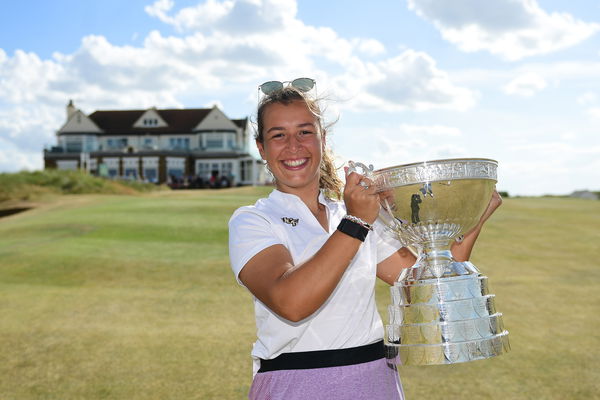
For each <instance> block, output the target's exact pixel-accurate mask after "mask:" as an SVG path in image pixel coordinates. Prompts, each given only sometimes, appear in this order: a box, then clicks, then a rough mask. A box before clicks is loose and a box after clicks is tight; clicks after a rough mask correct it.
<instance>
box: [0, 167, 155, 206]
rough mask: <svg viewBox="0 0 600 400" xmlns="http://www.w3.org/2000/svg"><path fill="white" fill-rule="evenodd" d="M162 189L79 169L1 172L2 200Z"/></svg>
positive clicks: (0, 193)
mask: <svg viewBox="0 0 600 400" xmlns="http://www.w3.org/2000/svg"><path fill="white" fill-rule="evenodd" d="M160 189H164V186H156V185H154V184H149V183H142V182H136V181H124V180H123V181H114V180H109V179H104V178H99V177H95V176H92V175H90V174H87V173H85V172H82V171H79V170H77V171H61V170H57V169H46V170H42V171H33V172H29V171H22V172H17V173H0V207H1V206H2V204H1V203H14V202H19V201H32V200H40V199H44V198H47V197H52V196H55V195H57V194H84V193H105V194H136V193H139V192H142V193H143V192H151V191H156V190H160Z"/></svg>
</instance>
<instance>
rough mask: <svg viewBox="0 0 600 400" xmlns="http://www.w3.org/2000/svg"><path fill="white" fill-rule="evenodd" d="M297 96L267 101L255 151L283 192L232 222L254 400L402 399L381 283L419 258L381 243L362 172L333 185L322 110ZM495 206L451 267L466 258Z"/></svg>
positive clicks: (279, 94)
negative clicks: (388, 349)
mask: <svg viewBox="0 0 600 400" xmlns="http://www.w3.org/2000/svg"><path fill="white" fill-rule="evenodd" d="M301 89H302V90H298V89H296V88H295V87H294V86H287V87H282V88H280V89H278V90H276V91H274V92H272V93H270V94H269V95H267V96H266V97H265V98H263V100H262V101H261V102H260V105H259V108H258V115H257V124H258V127H257V133H256V137H255V139H256V145H257V146H258V150H259V152H260V155H261V156H262V158H263V159H264V160H265V161H266V164H267V166H268V168H269V170H270V171H271V173H272V174H273V177H274V179H275V185H276V189H275V190H274V191H273V192H272V193H271V194H270V195H269V197H268V198H266V199H260V200H259V201H258V202H257V203H256V204H255V205H254V206H247V207H242V208H240V209H238V210H237V211H236V212H235V213H234V214H233V216H232V217H231V220H230V223H229V233H230V239H229V246H230V247H229V248H230V258H231V264H232V269H233V271H234V273H235V275H236V277H237V279H238V282H239V283H240V284H242V285H244V286H245V287H246V288H248V290H250V292H251V293H252V295H253V296H254V304H255V316H256V325H257V336H258V337H257V341H256V342H255V344H254V347H253V350H252V357H253V360H254V380H253V383H252V387H251V389H250V394H249V398H250V399H286V400H293V399H321V398H322V399H370V400H377V399H385V400H388V399H402V398H403V394H402V386H401V384H400V381H399V377H398V373H397V371H396V370H395V369H393V368H390V367H389V366H388V365H387V363H386V362H385V359H384V357H383V343H382V337H383V325H382V322H381V318H380V317H379V314H378V312H377V308H376V304H375V277H376V276H377V277H379V278H381V279H383V280H384V281H385V282H387V283H389V284H393V282H394V281H395V279H396V278H397V277H398V275H399V273H400V271H401V269H403V268H406V267H409V266H411V265H413V264H414V262H415V258H414V256H413V255H412V253H410V252H409V251H408V250H406V249H401V248H400V247H401V245H400V244H399V243H398V242H397V241H395V240H394V239H390V238H389V237H387V238H385V237H383V235H382V234H381V232H382V231H383V230H382V229H379V227H378V222H376V219H377V216H378V213H379V197H378V195H377V193H376V192H375V186H374V185H372V184H371V183H372V182H370V181H369V179H367V178H365V177H363V176H361V175H359V174H357V173H356V172H352V173H350V174H348V175H347V176H346V182H345V184H342V182H341V181H340V180H339V179H338V178H337V176H336V173H335V168H334V166H333V162H332V157H331V155H330V154H329V152H328V150H327V148H326V136H327V132H326V130H325V128H324V125H323V122H322V117H321V111H320V109H319V107H318V104H317V102H316V101H314V100H312V99H310V98H309V97H307V95H306V94H305V93H304V89H305V88H301ZM342 186H343V202H341V201H336V200H334V197H336V195H337V196H339V195H340V194H342ZM498 199H499V198H498ZM498 205H499V202H498V204H494V205H492V204H491V205H490V207H488V211H487V212H486V215H485V216H484V217H483V218H482V221H481V222H480V224H479V225H478V228H476V229H475V230H474V231H473V232H471V233H469V234H468V235H467V236H466V237H465V239H464V240H463V241H462V243H461V244H460V245H457V246H455V248H454V249H453V254H454V256H455V258H457V259H458V260H466V259H467V258H468V256H469V254H470V250H471V248H472V245H473V242H474V240H475V238H476V237H477V235H478V233H479V230H480V229H481V225H482V224H483V222H484V221H485V219H487V217H488V216H489V215H490V214H491V213H492V212H493V210H494V209H495V208H496V207H497V206H498ZM373 226H374V227H375V229H373Z"/></svg>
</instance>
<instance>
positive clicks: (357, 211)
mask: <svg viewBox="0 0 600 400" xmlns="http://www.w3.org/2000/svg"><path fill="white" fill-rule="evenodd" d="M344 172H345V173H346V174H345V175H346V185H345V186H344V203H345V204H346V211H347V212H348V214H349V215H353V216H355V217H358V218H360V219H362V220H363V221H365V222H367V223H369V224H372V223H374V222H375V220H376V219H377V216H378V215H379V196H378V195H377V193H376V187H375V185H374V184H373V182H372V181H371V180H370V179H368V178H366V177H364V176H362V175H360V174H358V173H356V172H352V173H350V174H348V168H347V167H346V168H344ZM361 182H363V184H364V185H366V186H367V187H365V186H363V185H361Z"/></svg>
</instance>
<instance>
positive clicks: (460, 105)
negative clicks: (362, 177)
mask: <svg viewBox="0 0 600 400" xmlns="http://www.w3.org/2000/svg"><path fill="white" fill-rule="evenodd" d="M0 35H1V36H2V37H3V38H4V41H3V43H2V44H1V45H0V172H11V171H18V170H21V169H29V170H36V169H37V170H39V169H41V168H42V167H43V149H44V146H52V145H54V144H55V143H56V138H55V135H54V134H55V132H56V131H57V130H58V129H59V128H60V127H61V126H62V124H63V123H64V118H65V106H66V104H67V102H68V101H69V99H72V100H73V101H74V102H75V105H76V107H77V108H80V109H81V110H82V111H83V112H85V113H86V114H87V115H89V114H90V113H92V112H94V111H96V110H122V109H147V108H150V107H153V106H154V107H156V108H159V109H167V108H210V107H211V106H212V105H214V104H216V105H218V106H219V108H220V109H221V110H222V111H223V112H224V113H225V114H226V115H227V116H228V117H229V118H234V119H241V118H246V117H249V118H250V119H252V118H253V116H254V113H255V108H256V104H257V101H258V92H257V87H258V85H259V84H261V83H263V82H265V81H268V80H281V81H289V80H292V79H294V78H297V77H311V78H314V79H315V80H316V81H317V85H316V88H315V89H313V91H312V92H311V93H314V94H315V95H317V96H319V97H324V98H325V99H326V101H327V112H326V114H325V115H326V117H327V120H328V121H336V120H337V122H336V124H335V126H334V127H333V131H332V133H331V134H330V135H329V136H328V144H329V145H330V146H331V147H332V149H333V151H334V153H335V154H336V155H337V159H338V161H339V163H340V164H341V163H342V162H346V161H348V160H355V161H362V162H365V163H373V164H375V167H376V168H382V167H383V166H393V165H401V164H408V163H413V162H420V161H425V160H434V159H445V158H463V157H474V158H491V159H494V160H497V161H498V162H499V169H498V182H499V183H498V190H500V191H507V192H508V193H509V194H511V193H512V192H514V193H515V194H516V193H519V195H521V196H544V195H553V194H556V195H559V196H560V195H568V194H570V193H573V192H574V191H578V190H589V191H597V190H600V135H599V134H598V133H599V131H600V3H598V4H589V1H588V0H573V1H570V2H568V4H567V3H564V2H561V1H558V0H497V1H496V2H494V4H493V5H490V4H484V3H482V2H480V1H477V0H459V1H455V2H442V1H441V0H437V1H434V0H401V1H398V0H393V1H392V0H383V1H381V2H377V4H376V5H375V4H365V3H364V2H359V1H357V0H346V1H341V0H331V1H328V2H322V1H319V0H303V1H296V0H132V1H128V2H122V1H118V0H106V1H104V2H101V3H96V2H91V3H90V2H77V1H75V0H56V1H53V2H41V3H36V5H35V7H32V6H31V3H29V2H10V3H7V4H6V5H5V7H4V8H3V13H2V14H1V15H0ZM250 147H251V148H253V146H252V145H251V146H250ZM591 185H595V186H592V187H590V186H591Z"/></svg>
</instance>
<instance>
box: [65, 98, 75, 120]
mask: <svg viewBox="0 0 600 400" xmlns="http://www.w3.org/2000/svg"><path fill="white" fill-rule="evenodd" d="M76 112H77V109H76V108H75V105H74V104H73V100H69V104H67V121H68V120H69V119H70V118H71V116H72V115H73V114H75V113H76Z"/></svg>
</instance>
